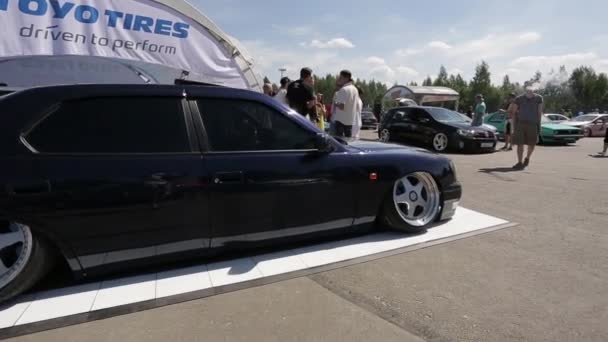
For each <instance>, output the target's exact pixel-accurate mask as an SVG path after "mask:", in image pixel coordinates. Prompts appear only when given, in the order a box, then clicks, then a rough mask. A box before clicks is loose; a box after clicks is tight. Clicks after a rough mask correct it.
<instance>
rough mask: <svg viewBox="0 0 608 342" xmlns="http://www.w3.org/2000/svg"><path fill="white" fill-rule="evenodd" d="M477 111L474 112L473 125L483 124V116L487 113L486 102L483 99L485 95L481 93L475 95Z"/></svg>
mask: <svg viewBox="0 0 608 342" xmlns="http://www.w3.org/2000/svg"><path fill="white" fill-rule="evenodd" d="M475 103H476V104H475V112H474V113H473V122H472V123H471V125H472V126H481V125H483V117H484V115H486V103H485V101H484V99H483V95H481V94H479V95H477V96H475Z"/></svg>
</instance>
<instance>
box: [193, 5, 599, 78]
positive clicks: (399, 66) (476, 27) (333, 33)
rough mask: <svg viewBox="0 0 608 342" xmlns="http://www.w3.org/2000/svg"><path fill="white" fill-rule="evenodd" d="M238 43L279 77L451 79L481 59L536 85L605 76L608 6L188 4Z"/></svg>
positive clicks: (468, 73) (497, 73)
mask: <svg viewBox="0 0 608 342" xmlns="http://www.w3.org/2000/svg"><path fill="white" fill-rule="evenodd" d="M191 2H192V3H193V4H194V5H195V6H196V7H198V8H199V9H200V10H201V11H202V12H203V13H205V14H206V15H207V16H208V17H209V18H211V20H213V21H215V22H216V23H217V24H218V25H219V26H220V27H221V28H222V29H223V30H224V31H226V32H227V33H228V34H230V35H231V36H234V37H236V38H237V39H239V40H240V41H241V42H242V43H243V44H244V46H245V47H246V48H247V50H248V51H249V53H250V54H251V55H252V57H253V58H254V60H255V62H256V65H257V68H258V70H259V71H260V72H261V73H262V74H263V75H267V76H268V77H270V78H271V79H272V80H273V81H276V80H278V78H279V72H278V70H277V69H278V68H280V67H286V68H287V69H288V70H289V71H288V74H289V76H291V77H296V76H297V72H298V70H299V69H300V67H301V66H310V67H312V68H313V69H314V70H315V72H316V73H317V74H321V75H324V74H326V73H337V72H338V71H339V70H340V69H344V68H347V69H350V70H351V71H352V72H353V74H354V75H355V76H356V77H362V78H366V79H371V78H374V79H377V80H380V81H383V82H386V83H391V84H392V83H394V82H399V83H405V82H409V81H411V80H414V81H421V80H422V79H424V78H425V77H426V76H427V75H431V76H435V75H436V74H437V72H438V70H439V66H440V65H442V64H443V65H444V66H445V67H446V68H447V70H448V72H454V73H458V72H460V73H462V74H463V76H464V77H465V78H467V79H469V78H470V77H472V75H473V72H474V69H475V65H476V64H477V63H479V62H480V61H481V60H482V59H484V60H486V61H487V62H488V63H489V64H490V71H491V72H492V77H493V80H494V81H495V82H496V83H499V82H500V81H501V80H502V77H503V76H504V75H505V74H509V76H510V77H511V79H512V80H516V81H523V80H526V79H529V78H530V77H531V76H532V75H533V74H534V72H535V71H536V70H540V71H541V72H543V73H544V74H548V73H549V72H550V71H551V70H552V69H558V68H559V66H560V65H566V67H567V68H568V70H572V68H574V67H576V66H579V65H590V66H593V67H594V68H595V69H596V70H599V71H605V72H606V71H608V44H606V43H608V26H606V24H605V21H606V18H607V17H608V1H605V0H577V1H565V0H553V1H549V0H529V1H520V0H510V1H489V0H487V1H482V0H459V1H447V0H435V1H403V0H402V1H396V0H375V1H361V0H352V1H342V0H335V1H317V0H308V1H298V2H295V1H287V0H283V1H278V0H258V1H245V0H191Z"/></svg>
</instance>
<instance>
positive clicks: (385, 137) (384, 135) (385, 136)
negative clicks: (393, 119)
mask: <svg viewBox="0 0 608 342" xmlns="http://www.w3.org/2000/svg"><path fill="white" fill-rule="evenodd" d="M380 141H382V142H385V143H387V142H390V141H391V132H390V131H389V130H388V129H386V128H385V129H383V130H382V131H381V132H380Z"/></svg>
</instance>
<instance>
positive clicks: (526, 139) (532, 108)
mask: <svg viewBox="0 0 608 342" xmlns="http://www.w3.org/2000/svg"><path fill="white" fill-rule="evenodd" d="M525 88H526V93H525V94H524V95H521V96H519V97H518V98H516V99H515V105H516V108H514V109H515V112H516V113H517V114H516V115H515V117H514V119H515V122H514V124H515V132H514V135H513V144H514V145H516V146H517V164H516V165H515V166H514V167H513V168H514V169H517V170H522V169H524V168H526V167H528V164H530V158H532V153H534V148H535V147H536V144H537V143H538V136H539V134H540V130H541V128H540V124H541V118H542V116H543V97H542V96H540V95H538V94H536V93H535V92H534V89H533V88H532V84H531V83H530V82H526V84H525ZM524 145H527V146H528V154H527V156H526V159H524V160H523V162H522V159H523V156H524Z"/></svg>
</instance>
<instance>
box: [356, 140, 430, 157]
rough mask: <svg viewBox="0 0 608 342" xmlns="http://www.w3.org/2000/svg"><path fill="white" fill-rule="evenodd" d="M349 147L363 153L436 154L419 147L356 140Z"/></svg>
mask: <svg viewBox="0 0 608 342" xmlns="http://www.w3.org/2000/svg"><path fill="white" fill-rule="evenodd" d="M348 146H349V147H351V148H353V149H357V150H359V151H362V152H378V151H389V150H401V151H410V152H414V153H416V152H419V153H430V154H435V153H433V152H431V151H429V150H425V149H423V148H418V147H409V146H403V145H397V144H389V143H382V142H377V141H365V140H356V141H349V142H348Z"/></svg>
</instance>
